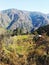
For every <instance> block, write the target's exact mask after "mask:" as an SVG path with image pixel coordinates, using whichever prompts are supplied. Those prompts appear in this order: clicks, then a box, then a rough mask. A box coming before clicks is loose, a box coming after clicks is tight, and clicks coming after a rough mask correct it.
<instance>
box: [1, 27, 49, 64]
mask: <svg viewBox="0 0 49 65" xmlns="http://www.w3.org/2000/svg"><path fill="white" fill-rule="evenodd" d="M0 31H1V33H0V65H49V37H48V36H47V35H46V34H44V35H42V37H41V38H38V34H37V33H35V34H28V35H19V34H18V35H17V34H16V32H15V36H14V35H13V36H12V32H11V31H7V30H4V29H2V28H1V29H0ZM3 32H4V33H3ZM16 35H17V36H16Z"/></svg>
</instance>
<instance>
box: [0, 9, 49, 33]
mask: <svg viewBox="0 0 49 65" xmlns="http://www.w3.org/2000/svg"><path fill="white" fill-rule="evenodd" d="M47 24H49V18H48V15H46V14H43V13H40V12H29V11H28V12H27V11H21V10H17V9H8V10H3V11H1V12H0V27H3V28H6V29H10V30H12V31H13V30H14V29H16V28H20V29H22V31H24V32H25V33H26V32H30V31H31V30H32V31H34V30H36V29H38V28H39V27H41V26H44V25H47Z"/></svg>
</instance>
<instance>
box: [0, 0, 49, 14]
mask: <svg viewBox="0 0 49 65" xmlns="http://www.w3.org/2000/svg"><path fill="white" fill-rule="evenodd" d="M10 8H15V9H19V10H27V11H39V12H43V13H49V0H0V10H5V9H10Z"/></svg>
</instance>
